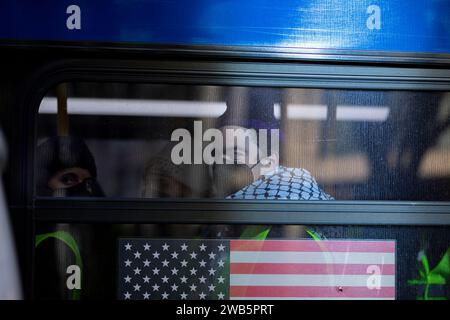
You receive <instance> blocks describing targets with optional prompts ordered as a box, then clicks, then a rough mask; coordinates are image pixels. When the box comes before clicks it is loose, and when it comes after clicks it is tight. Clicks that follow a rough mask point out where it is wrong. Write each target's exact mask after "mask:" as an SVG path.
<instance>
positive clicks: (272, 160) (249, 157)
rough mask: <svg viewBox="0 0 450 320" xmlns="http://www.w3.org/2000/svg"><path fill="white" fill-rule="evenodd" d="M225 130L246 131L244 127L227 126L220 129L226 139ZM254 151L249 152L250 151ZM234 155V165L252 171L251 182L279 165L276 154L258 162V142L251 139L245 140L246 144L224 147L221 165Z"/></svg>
mask: <svg viewBox="0 0 450 320" xmlns="http://www.w3.org/2000/svg"><path fill="white" fill-rule="evenodd" d="M226 129H241V130H244V131H245V130H247V128H244V127H238V126H229V127H223V128H221V131H222V133H223V136H224V137H226ZM252 148H253V150H256V152H251V151H250V150H252ZM232 154H234V163H238V164H245V165H246V166H247V167H249V168H250V169H251V171H252V175H253V181H256V180H258V179H259V178H260V177H261V176H263V175H264V174H267V173H268V172H271V171H273V170H275V169H276V168H277V167H278V165H279V158H278V154H277V153H273V154H271V155H270V156H267V157H265V158H262V159H261V160H259V161H258V155H259V148H258V142H257V141H256V140H252V139H246V143H245V144H244V145H242V144H234V145H233V146H225V150H224V154H223V158H224V161H223V163H227V160H230V159H229V158H230V155H232Z"/></svg>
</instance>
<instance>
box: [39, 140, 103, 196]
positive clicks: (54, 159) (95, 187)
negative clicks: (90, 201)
mask: <svg viewBox="0 0 450 320" xmlns="http://www.w3.org/2000/svg"><path fill="white" fill-rule="evenodd" d="M37 172H38V175H37V187H36V192H37V195H39V196H53V197H103V196H104V193H103V190H102V188H101V186H100V184H99V183H98V182H97V167H96V164H95V160H94V157H93V156H92V153H91V151H90V150H89V148H88V147H87V145H86V143H85V142H84V141H83V140H82V139H80V138H77V137H72V136H68V137H52V138H49V139H47V140H46V141H44V142H43V143H41V144H40V145H39V146H38V148H37Z"/></svg>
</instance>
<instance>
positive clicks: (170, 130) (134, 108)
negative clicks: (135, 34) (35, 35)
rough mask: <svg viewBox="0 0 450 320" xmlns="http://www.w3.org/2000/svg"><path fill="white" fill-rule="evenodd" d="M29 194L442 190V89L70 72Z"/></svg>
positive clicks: (431, 193) (390, 194)
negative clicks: (181, 81) (119, 79)
mask: <svg viewBox="0 0 450 320" xmlns="http://www.w3.org/2000/svg"><path fill="white" fill-rule="evenodd" d="M64 86H65V88H66V89H67V91H66V95H65V96H64V95H61V93H60V90H55V92H49V94H48V95H47V96H46V97H45V98H44V100H43V101H42V103H41V107H40V109H39V118H38V146H37V163H36V173H37V174H36V178H37V179H36V195H38V196H94V197H98V196H106V197H129V198H139V197H143V198H164V197H171V198H215V199H218V198H221V199H280V200H332V199H336V200H414V201H419V200H430V201H431V200H433V201H448V200H450V120H449V119H450V94H449V93H445V92H410V91H373V90H366V91H363V90H326V89H294V88H285V89H274V88H246V87H220V86H187V85H155V84H152V85H150V84H111V83H108V84H107V83H105V84H102V83H70V84H64Z"/></svg>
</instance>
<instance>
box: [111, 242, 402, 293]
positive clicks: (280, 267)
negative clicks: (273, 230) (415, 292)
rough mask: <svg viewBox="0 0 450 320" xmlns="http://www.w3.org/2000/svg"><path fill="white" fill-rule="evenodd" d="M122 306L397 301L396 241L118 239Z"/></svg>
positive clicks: (119, 283) (119, 282)
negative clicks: (137, 302)
mask: <svg viewBox="0 0 450 320" xmlns="http://www.w3.org/2000/svg"><path fill="white" fill-rule="evenodd" d="M118 245H119V248H118V256H119V261H118V263H119V267H118V277H119V278H118V298H119V299H123V300H165V299H170V300H228V299H233V300H237V299H257V300H259V299H395V270H396V268H395V257H396V256H395V241H394V240H323V241H316V240H210V239H208V240H206V239H205V240H179V239H177V240H172V239H170V240H168V239H142V238H132V239H124V238H121V239H119V244H118Z"/></svg>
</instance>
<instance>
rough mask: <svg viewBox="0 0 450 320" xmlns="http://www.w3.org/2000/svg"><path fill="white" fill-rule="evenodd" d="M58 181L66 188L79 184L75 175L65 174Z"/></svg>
mask: <svg viewBox="0 0 450 320" xmlns="http://www.w3.org/2000/svg"><path fill="white" fill-rule="evenodd" d="M60 181H61V183H63V184H64V185H66V186H72V185H74V184H77V183H79V181H80V179H79V178H78V176H77V175H76V174H75V173H66V174H64V175H62V176H61V178H60Z"/></svg>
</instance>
